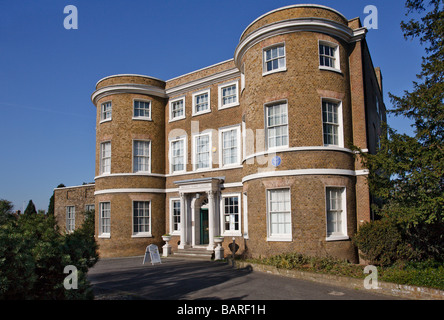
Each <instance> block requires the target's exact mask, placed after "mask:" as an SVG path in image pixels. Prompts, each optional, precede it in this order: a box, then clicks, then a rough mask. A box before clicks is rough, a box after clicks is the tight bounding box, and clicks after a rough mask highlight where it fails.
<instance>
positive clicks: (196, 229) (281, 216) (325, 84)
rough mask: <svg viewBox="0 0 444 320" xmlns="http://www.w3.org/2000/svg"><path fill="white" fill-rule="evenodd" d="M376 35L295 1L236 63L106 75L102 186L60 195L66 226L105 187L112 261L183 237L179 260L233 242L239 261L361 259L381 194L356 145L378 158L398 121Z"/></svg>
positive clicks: (246, 35) (253, 27) (102, 212)
mask: <svg viewBox="0 0 444 320" xmlns="http://www.w3.org/2000/svg"><path fill="white" fill-rule="evenodd" d="M366 31H367V30H366V29H365V28H363V27H362V25H361V23H360V21H359V19H358V18H356V19H352V20H348V19H346V18H345V17H344V16H343V15H342V14H341V13H339V12H337V11H336V10H334V9H331V8H328V7H324V6H319V5H293V6H288V7H284V8H280V9H276V10H273V11H271V12H268V13H266V14H264V15H263V16H261V17H259V18H258V19H256V20H255V21H253V22H252V23H251V24H250V25H249V26H248V27H247V28H246V29H245V31H244V32H243V33H242V34H241V37H240V41H239V44H238V46H237V47H236V48H235V50H234V58H233V59H230V60H227V61H223V62H221V63H218V64H215V65H212V66H209V67H206V68H203V69H200V70H198V71H194V72H191V73H188V74H186V75H183V76H179V77H176V78H174V79H170V80H167V81H162V80H159V79H156V78H153V77H150V76H142V75H115V76H110V77H106V78H104V79H102V80H100V81H99V82H98V83H97V85H96V90H95V91H94V93H93V94H92V97H91V98H92V101H93V103H94V105H95V106H96V108H97V127H96V130H97V135H96V177H95V184H94V185H87V186H84V187H82V186H80V187H70V188H59V189H56V190H55V195H56V196H55V199H56V215H57V216H58V218H59V223H60V224H61V225H62V226H66V228H67V229H68V230H70V229H72V228H73V226H77V225H79V223H78V222H76V221H77V220H76V215H75V212H76V210H77V212H81V211H82V210H84V207H85V205H86V202H88V201H89V202H91V199H90V198H87V197H86V196H85V197H84V199H83V202H82V199H79V196H78V195H80V198H81V195H83V193H82V191H81V190H82V188H90V189H91V188H94V202H95V205H94V206H95V212H96V237H97V240H98V242H99V245H100V255H101V256H102V257H112V256H131V255H142V254H144V252H145V248H146V246H147V245H149V244H151V243H154V244H156V245H158V246H159V247H160V246H162V245H163V244H164V242H163V240H162V237H161V236H162V235H163V234H170V235H171V236H172V237H171V241H170V245H171V246H172V252H173V254H181V253H182V255H187V254H188V255H194V256H196V255H205V254H207V255H208V256H211V254H212V252H213V250H214V248H215V240H216V239H217V238H219V237H223V238H224V242H223V247H224V248H225V253H226V254H227V253H228V254H229V253H230V252H231V251H230V249H229V247H228V245H229V244H231V243H232V241H233V240H234V241H235V243H236V247H237V252H236V254H245V255H248V256H253V257H259V256H262V257H264V256H270V255H274V254H279V253H283V252H299V253H304V254H308V255H317V256H327V255H328V256H334V257H338V258H343V259H347V260H349V261H353V262H358V255H357V252H356V248H354V247H353V245H352V243H351V237H352V236H353V235H354V234H355V232H356V231H357V229H358V228H359V225H360V224H362V223H363V222H364V221H369V220H371V218H372V217H371V211H370V205H371V201H372V198H371V195H370V194H369V190H368V187H367V185H366V175H367V172H366V170H364V169H363V168H362V167H361V165H360V161H359V159H355V155H354V154H353V152H352V150H351V146H352V145H355V146H357V147H359V148H361V149H362V150H364V151H365V152H370V153H375V152H376V150H377V146H378V143H379V135H380V128H381V123H382V122H384V121H386V116H385V106H384V102H383V92H382V76H381V72H380V70H379V68H375V67H374V66H373V63H372V60H371V57H370V53H369V49H368V47H367V43H366V40H365V37H366ZM79 190H80V191H79ZM73 191H76V193H73ZM70 192H71V194H72V196H71V199H70V196H69V193H70ZM85 194H86V193H85ZM73 208H74V209H73ZM73 212H74V214H73ZM73 216H74V218H73ZM73 219H74V220H73ZM73 221H74V224H73Z"/></svg>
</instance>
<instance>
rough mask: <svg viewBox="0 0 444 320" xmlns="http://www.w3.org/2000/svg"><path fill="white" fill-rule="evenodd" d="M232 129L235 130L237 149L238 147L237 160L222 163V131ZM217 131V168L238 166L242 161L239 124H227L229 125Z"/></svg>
mask: <svg viewBox="0 0 444 320" xmlns="http://www.w3.org/2000/svg"><path fill="white" fill-rule="evenodd" d="M232 130H236V131H237V132H236V139H237V149H238V150H237V160H236V162H235V163H231V164H227V165H224V162H223V160H224V157H223V153H224V145H223V140H222V136H223V133H224V132H227V131H232ZM218 132H219V168H232V167H237V166H240V165H241V163H242V154H241V153H242V143H241V125H240V124H236V125H233V126H229V127H223V128H219V130H218Z"/></svg>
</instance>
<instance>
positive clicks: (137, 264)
mask: <svg viewBox="0 0 444 320" xmlns="http://www.w3.org/2000/svg"><path fill="white" fill-rule="evenodd" d="M142 261H143V258H141V257H134V258H125V259H106V260H101V261H99V262H98V263H97V264H96V266H94V268H92V269H91V270H90V271H89V273H88V278H89V280H90V281H91V283H92V285H93V289H94V293H95V296H96V299H97V300H101V299H103V300H113V299H114V300H144V299H149V300H181V299H187V296H188V295H189V294H191V293H193V292H196V291H199V290H203V289H208V288H210V287H213V286H216V285H219V284H222V283H225V282H227V281H230V280H233V279H236V280H239V281H241V282H242V279H241V278H242V277H245V276H246V275H248V274H249V273H251V268H250V269H248V268H246V269H236V270H234V269H233V268H232V267H231V266H230V265H228V264H227V263H224V262H212V261H184V260H178V259H173V258H169V259H162V264H155V265H151V264H150V263H147V264H142ZM236 282H237V281H236ZM244 298H245V296H239V297H229V298H228V299H230V300H240V299H244ZM200 299H202V300H216V299H220V298H218V297H216V296H211V297H203V298H200Z"/></svg>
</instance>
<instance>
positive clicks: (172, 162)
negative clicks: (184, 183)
mask: <svg viewBox="0 0 444 320" xmlns="http://www.w3.org/2000/svg"><path fill="white" fill-rule="evenodd" d="M178 141H183V170H177V171H174V169H173V165H174V158H173V143H174V142H178ZM187 155H188V149H187V137H186V136H182V137H178V138H176V139H172V140H170V146H169V163H170V173H171V174H173V173H176V174H177V173H185V172H186V171H187V158H188V157H187Z"/></svg>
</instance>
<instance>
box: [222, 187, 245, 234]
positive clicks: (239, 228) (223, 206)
mask: <svg viewBox="0 0 444 320" xmlns="http://www.w3.org/2000/svg"><path fill="white" fill-rule="evenodd" d="M233 197H237V206H238V208H237V219H238V220H237V223H238V230H226V229H225V222H226V221H225V199H226V198H233ZM241 202H242V197H241V193H240V192H239V193H222V194H221V196H220V229H221V230H220V231H221V233H222V234H221V235H222V236H225V237H226V236H232V237H241V236H242V214H241V213H242V204H241ZM230 225H231V221H230Z"/></svg>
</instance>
